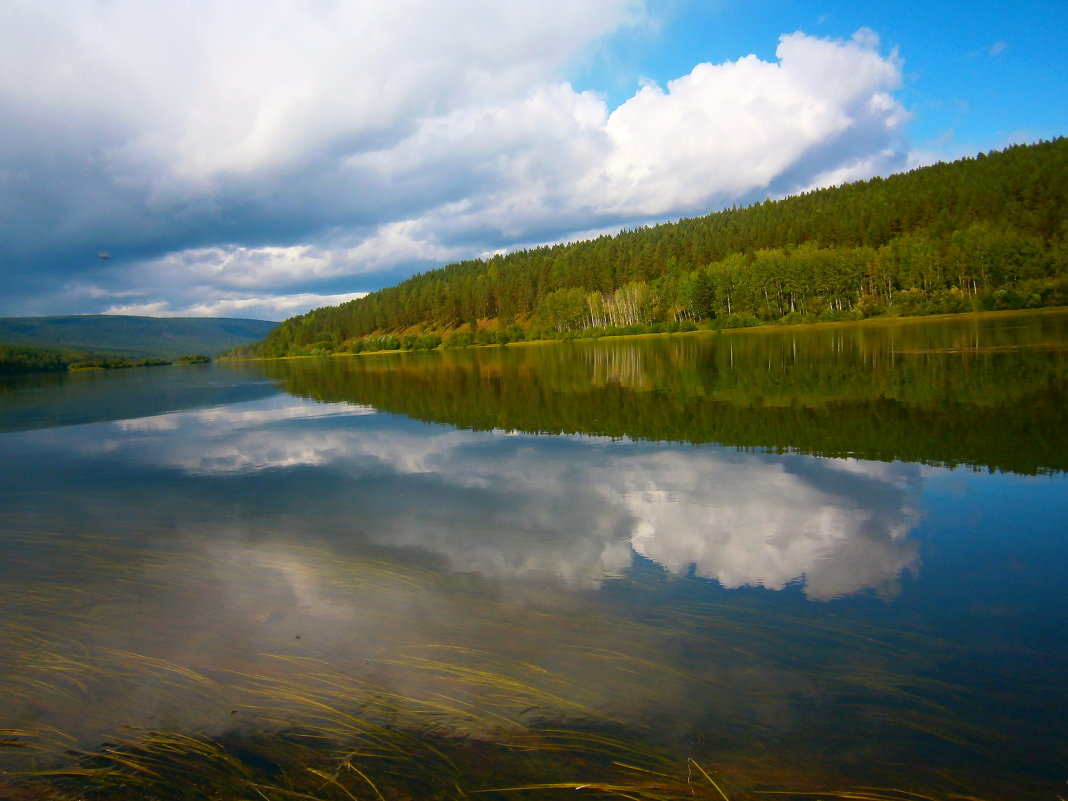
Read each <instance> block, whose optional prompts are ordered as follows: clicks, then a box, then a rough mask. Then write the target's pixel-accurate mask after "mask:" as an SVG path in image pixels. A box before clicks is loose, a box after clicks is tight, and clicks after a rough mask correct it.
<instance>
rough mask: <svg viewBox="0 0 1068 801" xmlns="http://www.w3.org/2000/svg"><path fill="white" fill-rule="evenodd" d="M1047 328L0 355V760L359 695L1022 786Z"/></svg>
mask: <svg viewBox="0 0 1068 801" xmlns="http://www.w3.org/2000/svg"><path fill="white" fill-rule="evenodd" d="M1066 348H1068V315H1064V314H1057V313H1051V314H1042V315H1023V316H1012V315H1009V316H995V317H991V318H985V319H983V320H979V321H976V320H956V321H950V322H946V321H925V322H909V323H899V324H893V325H891V324H888V325H884V326H863V327H841V328H825V329H823V328H821V329H816V330H802V329H798V330H775V331H761V332H737V333H732V334H719V335H693V336H679V337H662V338H655V339H646V340H616V341H607V340H606V341H602V342H586V343H572V344H560V345H548V346H528V347H522V348H517V347H508V348H490V349H476V350H470V351H462V352H460V351H457V352H445V353H430V354H394V355H389V356H361V357H357V358H350V359H336V358H335V359H330V360H321V361H291V362H271V363H259V364H251V363H250V364H241V365H225V364H217V365H212V366H207V367H200V366H191V367H171V368H149V369H142V370H136V371H122V372H116V373H106V374H93V375H78V374H72V375H69V376H61V377H53V376H45V377H38V378H36V379H32V380H29V379H23V380H22V381H18V382H10V383H8V384H5V385H4V386H3V388H2V389H0V431H3V432H6V433H2V434H0V455H2V457H3V458H2V460H0V612H2V617H0V730H2V729H10V730H11V731H12V732H15V733H13V734H12V733H9V734H8V735H7V736H6V739H7V740H8V741H9V742H11V743H18V744H19V745H24V746H31V745H32V746H33V749H30V748H28V747H27V748H21V747H20V748H14V747H13V748H9V749H0V767H4V766H5V765H6V767H7V769H8V770H10V771H11V775H12V776H14V775H16V774H17V775H22V774H21V773H20V772H23V771H28V770H33V769H40V768H42V767H54V766H55V765H57V764H64V760H66V762H67V763H70V762H71V760H72V759H73V757H72V756H71V755H70V754H65V752H66V751H67V750H69V749H74V750H76V751H81V750H94V749H100V748H101V747H102V744H104V743H108V742H115V741H116V740H118V741H122V742H130V741H131V738H132V739H136V736H139V735H137V734H131V732H133V733H138V732H146V731H149V732H157V731H161V730H167V731H176V732H184V733H188V734H192V735H195V736H197V737H203V738H224V737H226V736H232V734H233V732H235V731H240V732H242V736H244V737H255V736H258V735H259V734H261V733H269V732H279V731H287V730H293V729H301V730H308V729H316V727H318V729H317V730H320V731H321V732H326V733H325V734H323V733H321V734H320V735H319V736H320V739H319V740H317V741H316V742H318V743H320V746H319V747H322V748H328V746H329V739H330V736H331V735H330V734H329V731H328V730H330V731H336V730H339V727H340V726H341V724H339V723H338V721H339V720H342V719H344V720H346V721H348V720H350V718H351V719H355V718H360V716H361V715H366V716H368V719H370V718H371V717H374V719H375V720H380V719H381V718H382V717H383V715H385V717H388V718H389V721H388V725H390V726H394V727H397V728H400V729H404V730H408V731H419V732H427V731H433V732H434V736H444V737H450V738H451V737H455V738H457V739H459V740H463V741H465V742H486V743H509V744H512V745H513V746H514V745H515V743H516V742H519V741H520V740H522V738H524V737H528V738H529V737H531V736H534V735H535V734H536V735H537V736H538V737H540V738H541V740H540V741H539V742H542V743H544V742H545V738H546V737H548V736H549V735H548V734H546V732H572V733H574V732H582V733H584V734H583V736H584V737H586V739H585V740H582V739H581V738H578V735H575V734H571V735H568V737H571V739H567V737H564V735H553V736H556V737H557V738H558V739H557V740H554V745H553V747H554V748H557V749H558V750H559V751H560V752H561V753H566V752H567V751H568V750H569V749H572V750H574V751H576V752H579V751H582V752H583V753H586V754H587V755H588V752H589V750H590V747H589V743H590V739H589V737H590V736H592V735H591V734H590V733H591V732H595V733H597V735H596V736H597V737H602V736H604V737H609V736H610V737H611V738H612V741H613V742H614V743H616V744H617V745H618V744H624V745H618V747H619V748H632V749H634V751H633V753H631V755H630V757H628V759H629V760H630V761H629V762H626V764H631V763H632V762H636V761H638V760H639V759H640V757H639V756H637V755H636V754H639V753H643V754H644V753H647V752H648V753H652V752H654V751H655V752H656V753H658V754H664V755H667V756H666V757H664V761H662V762H660V763H658V764H670V763H671V760H675V762H676V763H677V765H678V769H679V772H680V775H681V776H683V778H685V774H686V772H687V769H688V768H687V766H688V765H689V764H690V763H688V762H687V760H689V759H692V760H694V761H695V762H697V763H699V764H701V765H704V766H706V767H707V768H708V769H709V770H715V771H716V775H718V776H719V777H720V781H721V782H723V783H724V789H727V788H730V793H731V796H732V798H746V797H750V796H749V795H747V794H748V793H755V792H757V791H760V790H775V791H784V792H785V791H790V792H796V793H803V792H816V791H817V790H819V791H824V792H829V790H828V789H827V788H831V789H837V791H839V792H846V791H847V789H848V788H856V787H872V786H878V787H891V788H899V789H900V791H901V793H902V795H901V796H900V797H902V798H905V797H908V795H906V794H905V793H907V792H912V791H913V790H915V792H917V793H921V792H922V793H929V794H930V793H934V794H936V795H935V796H934V797H950V796H951V795H952V794H954V793H959V794H965V795H971V796H974V797H982V798H1036V799H1038V798H1043V799H1048V800H1050V801H1052V799H1054V798H1056V796H1057V794H1058V793H1059V794H1061V795H1064V794H1065V791H1066V790H1068V786H1066V785H1065V783H1064V782H1065V778H1066V777H1068V733H1066V730H1065V725H1064V721H1065V712H1066V710H1068V690H1066V682H1065V681H1064V677H1065V676H1066V675H1068V637H1066V635H1068V594H1066V593H1065V572H1066V567H1068V526H1066V512H1068V483H1066V480H1065V472H1064V471H1065V467H1066V461H1068V458H1066V454H1068V451H1066V446H1068V442H1066V437H1068V435H1066V428H1068V427H1066V426H1065V422H1064V412H1065V409H1066V408H1068V407H1066V404H1065V400H1066V397H1068V350H1066ZM369 699H372V700H369ZM372 701H373V702H372ZM324 704H327V706H328V707H329V709H330V710H332V711H331V712H329V713H328V712H325V711H324V707H323V705H324ZM375 705H377V706H375ZM371 706H375V709H376V711H374V712H373V714H372V712H371V711H369V709H370V707H371ZM383 709H386V710H388V713H385V712H383V711H382V710H383ZM335 713H336V714H335ZM338 716H341V717H338ZM346 716H348V717H346ZM346 725H347V724H346ZM2 735H3V732H0V740H3V739H5V738H4V737H3V736H2ZM341 736H342V735H340V734H339V735H338V737H341ZM517 738H519V739H518V740H517ZM559 738H563V739H559ZM576 738H577V739H576ZM580 740H581V742H580ZM323 743H326V745H323ZM613 747H616V746H613ZM583 749H585V750H583ZM621 753H622V752H621ZM499 758H500V760H501V767H500V774H501V775H503V776H507V774H508V764H509V762H508V757H507V756H503V755H502V756H500V757H499ZM613 759H614V760H615V761H616V762H622V761H624V760H623V759H622V758H619V757H618V755H617V756H616V757H613ZM3 760H6V762H5V761H3ZM558 779H559V777H547V778H546V781H551V780H558ZM457 781H458V782H461V781H462V777H461V779H457ZM498 781H499V782H500V783H499V784H498V785H497V786H498V787H500V786H512V785H513V784H514V783H509V782H507V781H505V780H502V779H500V776H498ZM2 784H3V780H2V779H0V789H2ZM471 789H478V788H471V787H467V788H465V790H471ZM887 792H889V791H887ZM937 794H944V795H937ZM780 797H782V796H780ZM828 797H833V796H828ZM880 797H881V796H880ZM895 797H897V796H895Z"/></svg>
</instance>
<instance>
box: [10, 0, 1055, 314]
mask: <svg viewBox="0 0 1068 801" xmlns="http://www.w3.org/2000/svg"><path fill="white" fill-rule="evenodd" d="M1066 39H1068V4H1065V3H1063V2H1055V1H1054V0H1043V1H1042V2H1015V3H1008V2H990V1H989V0H975V1H974V2H971V3H969V4H966V5H965V4H961V3H958V2H948V1H946V0H930V1H929V2H923V3H919V2H894V0H886V2H882V3H878V4H875V3H868V2H858V1H857V0H829V1H828V2H812V3H798V2H789V1H788V0H745V1H744V2H743V0H540V1H539V2H538V3H530V2H518V1H514V0H452V2H449V3H442V2H427V1H426V0H390V2H388V3H387V2H372V0H227V2H208V1H207V0H189V2H185V3H164V2H159V1H158V0H64V2H40V0H0V242H2V244H3V250H2V255H0V315H2V316H32V315H46V314H99V313H110V314H141V315H150V316H215V317H249V318H258V319H266V320H282V319H285V318H286V317H290V316H292V315H295V314H300V313H303V312H305V311H307V310H309V309H312V308H315V307H318V306H324V305H335V304H337V303H341V302H344V301H346V300H349V299H351V298H354V297H359V296H360V295H362V294H364V293H366V292H369V291H373V290H375V289H380V288H382V287H385V286H390V285H393V284H396V283H397V282H399V281H401V280H403V279H404V278H406V277H408V276H410V275H413V274H415V273H418V272H422V271H425V270H428V269H432V268H435V267H440V266H442V265H444V264H448V263H450V262H453V261H458V260H462V259H471V258H484V257H487V256H489V255H492V254H494V253H501V252H509V251H512V250H517V249H520V248H525V247H533V246H537V245H540V244H548V243H555V242H563V241H573V240H576V239H583V238H587V237H589V236H596V235H600V234H602V233H614V232H616V231H619V230H620V229H622V228H632V227H634V226H637V225H643V224H648V223H653V222H659V221H666V220H675V219H679V218H680V217H687V216H695V215H702V214H707V213H709V212H712V211H716V210H719V209H722V208H724V207H729V206H731V205H735V204H737V205H745V204H748V203H751V202H755V201H759V200H763V199H764V198H768V197H772V198H776V197H782V196H785V195H788V194H791V193H795V192H798V191H804V190H807V189H811V188H815V187H822V186H833V185H837V184H840V183H843V182H846V181H851V180H859V179H864V178H869V177H871V176H874V175H887V174H891V173H894V172H900V171H902V170H907V169H911V168H913V167H916V166H920V165H923V164H929V163H933V162H935V161H940V160H952V159H956V158H960V157H962V156H969V155H975V154H976V153H978V152H989V151H991V150H998V149H1002V148H1004V147H1006V146H1009V145H1011V144H1016V143H1028V142H1036V141H1039V140H1041V139H1051V138H1054V137H1057V136H1063V135H1065V134H1066V133H1068V102H1066V100H1068V59H1066V58H1065V55H1064V42H1065V40H1066Z"/></svg>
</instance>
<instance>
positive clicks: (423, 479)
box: [38, 396, 919, 600]
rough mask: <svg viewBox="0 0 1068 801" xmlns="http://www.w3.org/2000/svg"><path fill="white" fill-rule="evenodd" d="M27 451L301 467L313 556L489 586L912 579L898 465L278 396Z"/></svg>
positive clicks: (842, 591)
mask: <svg viewBox="0 0 1068 801" xmlns="http://www.w3.org/2000/svg"><path fill="white" fill-rule="evenodd" d="M41 439H44V440H46V441H45V442H43V443H39V444H38V447H45V448H47V447H48V445H49V444H50V443H51V444H54V445H56V446H60V447H62V448H63V450H65V451H69V450H70V449H71V448H72V447H73V448H74V449H75V450H76V451H78V452H80V453H81V454H82V455H83V457H85V458H99V457H100V456H101V455H102V454H107V456H108V458H109V459H110V460H112V461H113V462H117V463H125V464H127V465H131V466H138V468H137V469H145V468H153V469H155V470H158V471H164V472H165V474H169V473H170V472H171V471H178V472H180V473H183V474H185V475H188V476H199V477H207V478H216V479H221V478H225V477H227V476H232V475H236V474H249V473H255V472H258V471H280V470H298V469H302V468H314V469H315V472H314V473H312V474H308V475H307V476H305V478H304V479H303V480H302V479H301V478H300V477H299V475H298V476H292V477H290V478H289V479H288V482H289V484H290V485H291V486H290V489H289V491H288V497H289V498H290V504H289V505H286V504H283V505H282V506H281V507H279V506H278V502H277V501H276V502H275V503H274V504H272V506H273V507H274V508H272V509H271V514H272V515H278V514H287V515H291V514H299V512H300V510H302V509H304V508H308V507H309V506H310V507H311V508H314V509H315V510H316V512H315V516H314V529H315V531H316V532H317V534H318V536H321V537H325V538H327V539H328V540H334V539H337V538H344V539H345V540H346V541H349V542H353V541H355V542H363V543H369V544H375V545H379V546H381V547H383V548H392V549H397V548H403V549H412V550H418V551H422V552H424V553H426V554H433V555H434V556H436V557H437V558H438V560H437V561H438V564H441V565H444V566H446V567H447V569H449V570H451V571H454V572H473V573H478V574H481V575H482V576H485V577H489V578H494V579H500V580H520V579H532V578H541V579H548V578H552V579H555V580H556V581H558V582H561V583H563V584H564V585H566V586H569V587H572V588H583V587H587V588H588V587H596V586H599V585H600V584H601V582H603V581H604V580H605V579H606V578H608V577H613V576H617V575H619V574H620V573H621V572H623V571H625V570H626V569H627V568H628V567H630V565H631V563H632V561H633V558H634V555H635V554H638V555H640V556H642V557H644V558H646V559H649V560H651V561H653V562H655V563H657V564H659V565H661V566H662V567H663V568H665V569H666V570H667V571H669V572H670V573H673V574H676V575H687V574H691V573H692V574H695V575H697V576H699V577H703V578H709V579H715V580H716V581H718V582H719V583H720V584H721V585H723V586H724V587H727V588H735V587H742V586H759V587H765V588H767V589H771V590H780V589H782V588H784V587H785V586H787V585H789V584H791V583H794V582H801V583H802V585H803V587H804V591H805V594H806V595H807V596H808V597H809V598H811V599H816V600H827V599H831V598H836V597H840V596H844V595H848V594H852V593H857V592H861V591H865V590H874V591H876V592H877V593H879V594H880V595H883V596H885V597H890V596H892V595H893V592H894V588H895V586H896V580H897V578H898V576H900V574H901V573H902V572H903V571H906V570H915V569H916V568H917V567H918V564H919V557H918V553H917V549H916V546H915V544H914V543H912V542H910V541H909V539H908V536H907V535H908V532H909V531H910V529H911V528H912V527H913V526H914V525H915V524H916V522H917V516H918V515H917V511H916V503H915V496H916V492H917V482H918V481H919V468H918V467H917V466H915V465H907V464H903V463H891V464H879V463H865V462H859V461H855V460H818V459H815V458H812V457H804V456H787V457H772V456H769V455H760V454H746V453H738V452H735V451H730V450H726V449H722V448H716V447H710V446H706V447H700V448H682V447H679V446H675V445H670V444H652V443H634V442H630V441H626V440H624V441H614V440H611V439H607V438H600V437H579V436H573V437H559V438H553V439H547V438H539V437H530V436H523V435H516V434H512V435H506V434H502V433H499V432H498V433H484V432H483V433H480V432H470V431H458V430H454V429H449V428H445V427H432V428H425V427H418V428H417V427H414V426H413V425H412V424H411V423H410V422H409V421H405V420H403V419H402V418H396V417H391V416H385V415H377V416H373V411H372V410H371V409H369V408H367V407H360V406H352V405H348V404H342V403H336V404H318V403H313V402H309V401H303V400H300V399H296V398H292V397H289V396H277V397H275V398H271V399H268V400H266V401H254V402H250V403H244V404H234V405H231V406H227V407H223V408H211V409H207V410H194V411H188V412H177V413H170V414H162V415H153V416H150V417H144V418H134V419H131V420H124V421H120V422H116V423H113V424H104V425H102V426H95V427H91V428H86V429H84V430H82V431H80V432H77V433H74V434H73V435H68V436H67V437H64V438H63V439H62V442H61V443H60V441H57V440H51V439H50V438H41ZM53 458H55V456H53ZM142 480H144V479H142ZM342 484H346V485H347V486H348V489H347V490H346V491H345V492H344V493H340V494H335V488H336V487H338V486H340V485H342ZM125 491H126V490H125V489H124V490H123V492H125ZM244 491H245V492H248V489H245V490H244ZM97 492H99V490H97ZM221 494H222V495H223V496H225V494H226V490H225V489H223V490H221ZM234 500H239V498H238V499H234ZM413 501H414V502H413ZM223 503H224V504H225V503H227V501H225V500H224V501H223ZM210 512H211V514H216V513H217V512H216V510H215V509H210ZM193 517H194V520H195V518H196V514H195V513H194V515H193ZM230 517H231V515H226V519H230ZM356 521H358V522H356ZM189 522H190V523H192V522H193V521H189ZM267 524H269V523H267Z"/></svg>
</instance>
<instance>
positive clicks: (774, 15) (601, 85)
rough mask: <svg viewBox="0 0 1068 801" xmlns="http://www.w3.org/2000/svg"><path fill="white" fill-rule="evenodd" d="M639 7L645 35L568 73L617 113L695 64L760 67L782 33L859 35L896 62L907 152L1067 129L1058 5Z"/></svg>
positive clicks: (938, 151)
mask: <svg viewBox="0 0 1068 801" xmlns="http://www.w3.org/2000/svg"><path fill="white" fill-rule="evenodd" d="M647 9H648V13H649V15H650V16H651V17H652V18H653V19H654V20H655V21H656V27H655V28H654V29H653V30H649V29H642V30H634V29H626V30H624V31H622V32H621V33H620V34H617V35H616V36H613V37H611V38H610V39H609V40H608V41H606V42H605V43H604V45H603V47H602V48H601V50H600V51H598V52H597V53H596V54H593V55H591V56H589V57H587V59H586V60H585V61H583V62H581V63H578V64H576V65H575V66H574V68H573V69H574V77H573V80H574V82H575V84H576V86H577V87H578V88H583V89H585V88H590V89H594V90H597V91H603V92H605V93H606V95H607V97H608V99H609V102H610V104H618V103H620V102H623V101H624V100H626V99H627V97H629V96H630V94H632V93H633V87H634V85H635V83H636V82H638V81H639V80H641V79H643V78H644V79H652V80H655V81H658V82H661V83H663V82H666V81H668V80H670V79H672V78H674V77H676V76H678V75H682V74H684V73H685V72H687V71H689V70H690V69H692V67H693V65H694V64H696V63H698V62H700V61H713V62H717V61H729V60H733V59H736V58H738V57H740V56H742V55H745V54H747V53H755V54H756V55H758V56H759V57H761V58H763V59H771V58H773V57H774V52H775V46H776V44H777V42H778V38H779V36H780V35H781V34H783V33H790V32H793V31H804V32H805V33H808V34H812V35H814V36H821V37H832V38H848V37H850V36H851V35H852V34H853V33H854V32H855V31H857V30H858V29H860V28H869V29H871V30H872V31H874V32H875V33H876V34H877V35H878V36H879V38H880V40H881V42H882V45H883V48H884V50H885V51H890V50H892V49H896V50H897V51H898V53H899V55H900V58H901V60H902V62H903V77H904V82H903V86H902V88H901V90H900V91H899V92H898V93H897V96H898V97H899V98H900V99H901V100H902V102H903V103H904V105H905V106H906V108H908V109H909V111H910V112H911V113H912V114H913V119H912V120H911V121H910V123H909V125H908V133H909V137H910V140H911V142H912V144H913V145H914V146H915V147H916V148H917V149H918V150H921V151H924V152H928V153H930V154H932V155H934V156H937V157H938V158H939V159H952V158H957V157H959V156H960V155H962V154H965V155H966V154H974V153H975V152H977V151H978V150H983V151H988V150H990V149H994V148H1001V147H1003V146H1005V145H1006V144H1012V143H1016V142H1020V141H1027V142H1031V141H1036V140H1038V139H1049V138H1053V137H1056V136H1063V135H1064V134H1065V131H1068V59H1066V58H1065V56H1064V48H1065V44H1066V40H1068V3H1059V2H1034V1H1032V2H1020V3H1006V2H991V0H974V1H973V2H969V3H967V4H962V3H959V2H945V0H931V1H930V2H900V0H899V1H898V2H881V3H862V2H855V0H833V1H828V2H821V3H798V2H791V1H790V0H752V2H748V3H740V2H727V1H726V0H712V1H711V2H683V0H663V1H661V0H656V1H655V2H650V3H648V4H647Z"/></svg>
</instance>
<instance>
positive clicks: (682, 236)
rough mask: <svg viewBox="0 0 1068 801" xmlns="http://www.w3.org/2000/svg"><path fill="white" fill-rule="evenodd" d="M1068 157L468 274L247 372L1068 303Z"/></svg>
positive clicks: (863, 191) (812, 197)
mask: <svg viewBox="0 0 1068 801" xmlns="http://www.w3.org/2000/svg"><path fill="white" fill-rule="evenodd" d="M1066 198H1068V139H1065V138H1063V137H1061V138H1058V139H1055V140H1053V141H1049V142H1041V143H1039V144H1036V145H1026V146H1024V145H1021V146H1015V147H1011V148H1008V149H1007V150H1004V151H1001V152H992V153H990V154H982V153H980V154H978V155H977V156H976V157H975V158H968V159H964V160H961V161H957V162H954V163H951V164H936V165H933V166H930V167H923V168H920V169H916V170H912V171H911V172H908V173H902V174H899V175H894V176H891V177H889V178H873V179H871V180H868V181H863V182H859V183H854V184H848V185H845V186H841V187H837V188H832V189H821V190H816V191H812V192H808V193H805V194H802V195H798V196H795V197H789V198H786V199H783V200H778V201H770V200H768V201H764V202H762V203H757V204H755V205H752V206H749V207H746V208H732V209H728V210H725V211H720V212H716V213H714V214H710V215H708V216H705V217H700V218H694V219H686V220H681V221H679V222H676V223H668V224H662V225H656V226H651V227H643V228H639V229H636V230H629V231H623V232H621V233H620V234H618V235H616V236H602V237H599V238H597V239H594V240H590V241H584V242H577V243H572V244H567V245H554V246H548V247H540V248H535V249H532V250H525V251H520V252H517V253H511V254H508V255H500V256H494V257H492V258H489V259H485V260H472V261H464V262H460V263H457V264H450V265H448V266H446V267H442V268H440V269H436V270H431V271H429V272H426V273H422V274H420V275H416V276H414V277H412V278H410V279H408V280H406V281H404V282H402V283H401V284H398V285H397V286H394V287H390V288H388V289H383V290H380V291H378V292H374V293H372V294H370V295H368V296H366V297H364V298H360V299H358V300H354V301H351V302H349V303H346V304H343V305H341V306H337V307H329V308H322V309H316V310H314V311H311V312H309V313H307V314H305V315H302V316H299V317H294V318H291V319H289V320H286V321H285V322H284V323H282V324H281V325H280V326H279V327H278V328H277V329H275V330H274V331H272V332H271V333H270V334H269V335H268V337H267V338H266V339H265V340H264V341H263V342H261V343H259V344H258V345H255V346H252V347H249V348H239V349H237V350H236V351H235V352H234V355H236V356H266V357H273V356H285V355H318V354H327V353H333V352H338V351H342V352H344V351H350V352H360V351H361V350H390V349H407V350H413V349H421V348H432V347H436V346H438V345H439V344H444V345H446V346H450V345H452V346H459V345H469V344H491V343H498V344H503V343H505V342H509V341H516V340H522V339H545V338H565V339H566V338H573V337H576V336H591V335H602V334H612V333H639V332H643V331H653V332H656V331H665V330H667V331H675V330H686V329H694V328H698V327H701V328H732V327H741V326H748V325H760V324H765V323H774V322H784V323H794V322H816V321H828V320H851V319H862V318H865V317H873V316H878V315H916V314H937V313H951V312H965V311H981V310H998V309H1019V308H1036V307H1043V306H1059V305H1065V304H1066V303H1068V213H1066V212H1068V204H1066Z"/></svg>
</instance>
